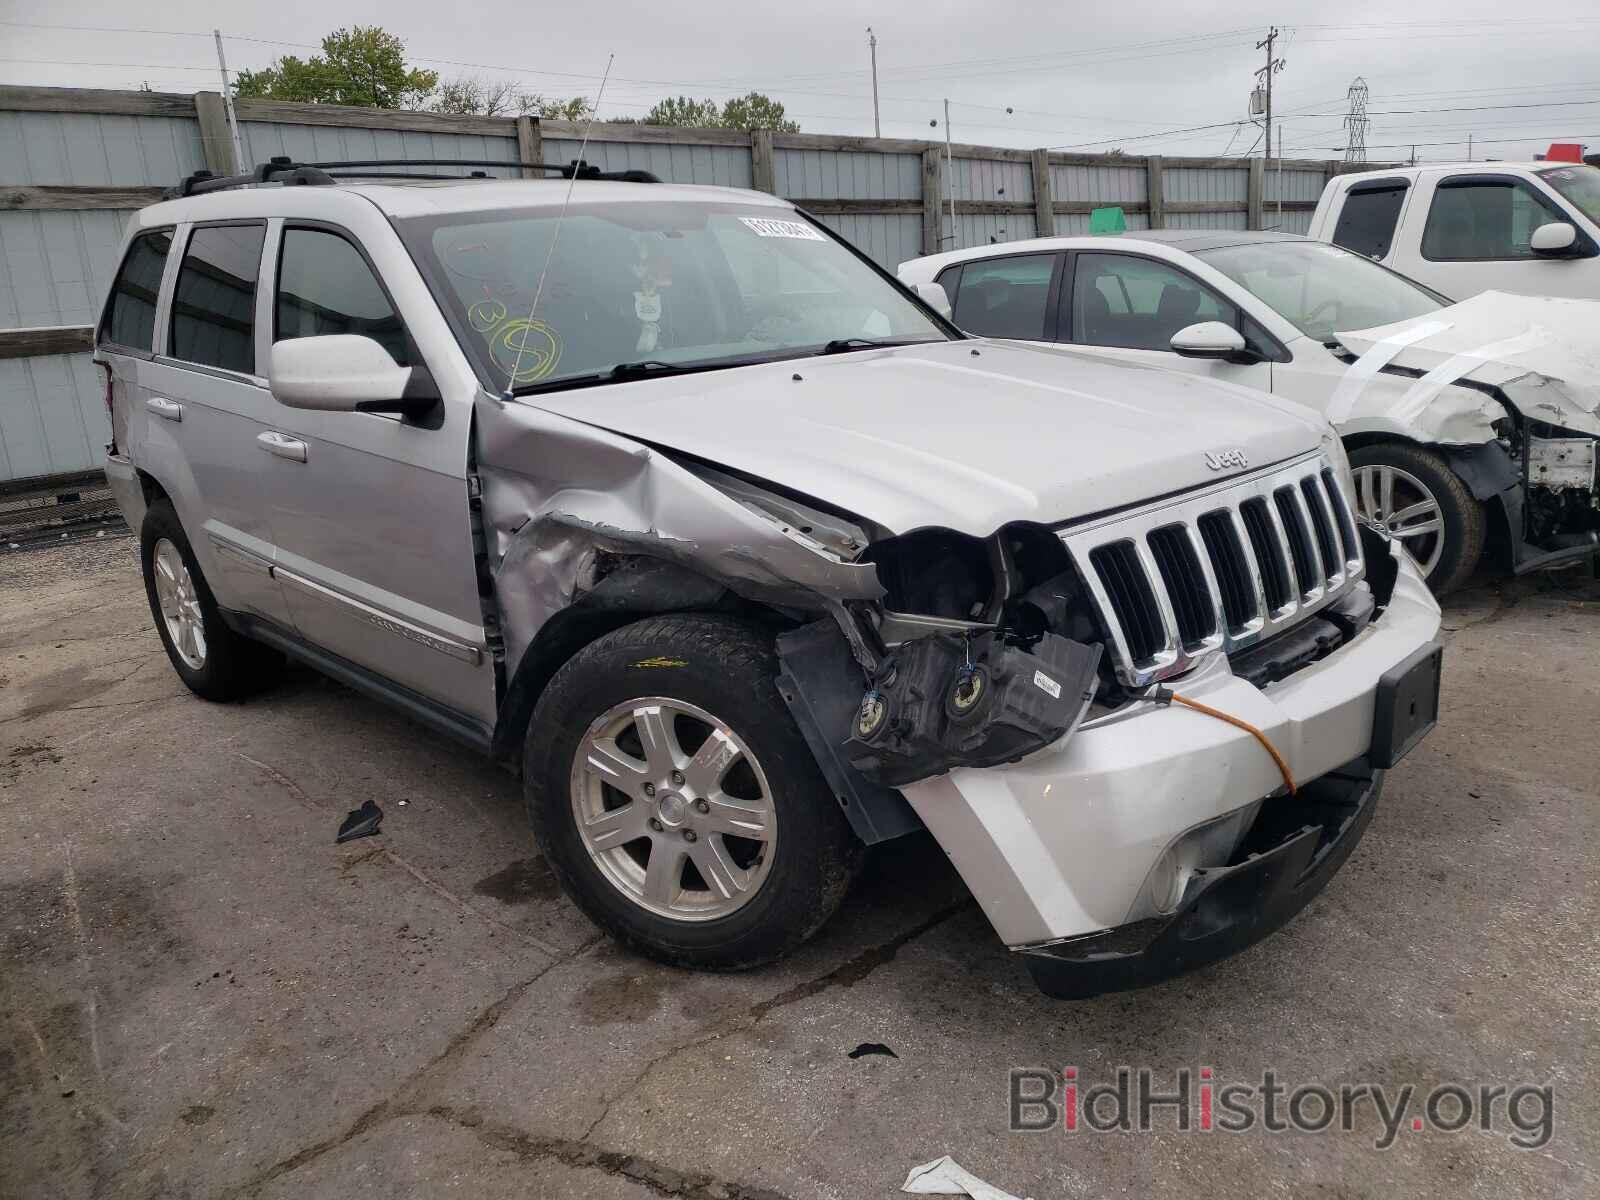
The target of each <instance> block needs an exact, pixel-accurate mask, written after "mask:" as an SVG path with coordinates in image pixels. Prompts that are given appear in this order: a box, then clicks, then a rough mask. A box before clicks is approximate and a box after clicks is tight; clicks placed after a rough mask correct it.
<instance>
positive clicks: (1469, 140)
mask: <svg viewBox="0 0 1600 1200" xmlns="http://www.w3.org/2000/svg"><path fill="white" fill-rule="evenodd" d="M1467 161H1468V162H1471V161H1472V135H1471V134H1470V133H1469V134H1467Z"/></svg>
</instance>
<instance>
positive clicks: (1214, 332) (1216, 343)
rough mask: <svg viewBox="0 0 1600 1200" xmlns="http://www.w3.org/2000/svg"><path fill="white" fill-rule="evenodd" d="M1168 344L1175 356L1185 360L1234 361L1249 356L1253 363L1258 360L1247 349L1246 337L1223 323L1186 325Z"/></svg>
mask: <svg viewBox="0 0 1600 1200" xmlns="http://www.w3.org/2000/svg"><path fill="white" fill-rule="evenodd" d="M1168 344H1169V345H1170V346H1171V347H1172V349H1173V352H1174V353H1175V354H1180V355H1182V356H1183V357H1184V358H1220V359H1229V360H1234V359H1236V358H1238V357H1239V356H1241V355H1249V361H1251V362H1255V361H1256V358H1257V356H1256V355H1254V354H1250V351H1249V350H1248V349H1247V348H1246V346H1245V341H1244V335H1243V334H1241V333H1240V332H1239V331H1238V330H1237V329H1235V328H1233V327H1232V326H1231V325H1224V324H1223V323H1222V322H1221V321H1200V322H1198V323H1197V324H1194V325H1185V326H1184V327H1183V328H1182V329H1180V330H1178V332H1177V333H1175V334H1173V335H1172V341H1171V342H1169V343H1168Z"/></svg>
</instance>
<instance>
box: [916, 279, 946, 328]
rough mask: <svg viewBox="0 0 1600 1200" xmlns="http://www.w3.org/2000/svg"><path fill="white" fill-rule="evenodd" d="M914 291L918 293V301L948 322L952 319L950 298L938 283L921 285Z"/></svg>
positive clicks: (917, 285)
mask: <svg viewBox="0 0 1600 1200" xmlns="http://www.w3.org/2000/svg"><path fill="white" fill-rule="evenodd" d="M912 290H913V291H915V292H916V293H917V297H918V299H920V300H921V301H922V302H923V303H924V304H926V305H927V306H928V307H929V308H931V309H933V311H934V312H936V313H938V314H939V315H940V316H941V317H943V318H944V319H945V320H946V321H948V320H950V319H951V317H952V315H953V313H952V310H951V308H950V296H949V294H948V293H947V292H946V291H945V290H944V288H942V287H940V286H939V285H938V284H937V283H919V284H916V285H915V287H914V288H913V289H912Z"/></svg>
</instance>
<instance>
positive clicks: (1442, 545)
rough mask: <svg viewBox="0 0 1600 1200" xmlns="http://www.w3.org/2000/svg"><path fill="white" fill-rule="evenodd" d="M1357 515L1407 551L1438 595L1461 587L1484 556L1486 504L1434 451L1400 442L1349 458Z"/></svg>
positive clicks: (1373, 447)
mask: <svg viewBox="0 0 1600 1200" xmlns="http://www.w3.org/2000/svg"><path fill="white" fill-rule="evenodd" d="M1350 468H1351V471H1352V473H1353V474H1354V476H1355V483H1356V511H1357V512H1358V513H1359V514H1360V515H1361V517H1362V518H1363V519H1365V520H1367V521H1370V522H1372V523H1373V524H1375V525H1377V526H1379V527H1380V528H1382V529H1385V530H1387V532H1388V534H1389V536H1390V537H1392V538H1395V539H1396V540H1397V541H1399V543H1400V544H1401V545H1402V546H1403V547H1405V550H1406V553H1407V554H1409V555H1410V556H1411V560H1412V562H1414V563H1415V564H1416V565H1417V569H1418V570H1419V571H1421V572H1422V574H1423V577H1424V578H1425V579H1426V580H1427V582H1428V586H1429V587H1430V588H1432V589H1433V592H1434V594H1435V595H1436V596H1443V595H1445V594H1446V593H1448V592H1452V591H1454V590H1455V589H1456V588H1458V587H1460V586H1461V585H1462V584H1463V583H1465V582H1466V581H1467V579H1468V578H1469V577H1470V576H1471V575H1472V572H1473V571H1474V570H1476V569H1477V566H1478V560H1479V559H1480V558H1482V557H1483V539H1484V529H1485V525H1486V521H1485V519H1484V511H1483V505H1482V504H1480V503H1479V502H1478V501H1477V499H1475V498H1474V497H1473V495H1472V493H1471V492H1469V491H1468V490H1467V485H1466V484H1464V483H1462V482H1461V477H1460V476H1459V475H1457V474H1456V473H1455V472H1454V471H1452V470H1451V469H1450V464H1449V463H1447V462H1446V461H1445V460H1444V458H1443V457H1442V456H1440V455H1438V454H1435V453H1434V452H1433V451H1431V450H1424V449H1422V448H1421V447H1418V446H1408V445H1403V444H1400V443H1397V442H1380V443H1378V444H1376V445H1371V446H1363V447H1361V448H1360V449H1359V450H1356V451H1353V452H1352V453H1351V455H1350Z"/></svg>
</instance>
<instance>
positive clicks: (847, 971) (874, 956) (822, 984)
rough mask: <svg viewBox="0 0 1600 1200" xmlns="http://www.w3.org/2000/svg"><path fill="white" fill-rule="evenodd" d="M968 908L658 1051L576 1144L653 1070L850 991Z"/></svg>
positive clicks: (967, 901) (950, 911)
mask: <svg viewBox="0 0 1600 1200" xmlns="http://www.w3.org/2000/svg"><path fill="white" fill-rule="evenodd" d="M972 904H973V901H972V899H971V898H970V897H967V898H964V899H961V900H958V901H956V902H955V903H953V904H947V905H945V906H944V907H943V908H941V909H938V910H936V911H935V912H933V913H932V914H931V915H929V916H928V917H925V918H924V919H923V920H921V921H919V922H917V924H915V925H913V926H912V927H911V928H910V929H907V930H905V931H904V932H903V933H899V934H896V935H895V936H894V937H892V938H890V939H889V940H888V941H887V942H884V943H882V944H881V945H877V946H869V947H868V948H867V949H865V950H862V951H861V952H860V953H858V954H855V955H853V956H851V957H850V958H847V959H846V960H845V961H844V962H842V963H840V964H839V965H838V966H837V967H835V968H833V970H831V971H828V972H825V973H824V974H822V975H818V976H817V977H816V978H814V979H807V980H803V981H801V982H800V983H797V984H795V985H794V986H793V987H791V988H787V989H786V990H784V991H782V992H779V993H778V994H777V995H776V996H770V997H768V998H767V999H765V1000H758V1001H757V1002H756V1003H754V1004H752V1005H751V1006H750V1007H749V1009H748V1010H746V1012H745V1014H744V1015H743V1016H742V1017H739V1018H738V1019H737V1020H734V1021H731V1022H728V1023H726V1024H723V1025H719V1026H718V1027H717V1028H715V1029H713V1030H711V1031H710V1032H708V1033H703V1034H701V1035H700V1036H698V1037H695V1038H691V1039H690V1040H688V1041H686V1042H681V1043H679V1044H678V1045H676V1046H673V1047H672V1048H671V1049H668V1050H664V1051H662V1052H661V1053H660V1054H658V1055H656V1056H655V1057H654V1058H652V1059H651V1060H650V1061H649V1062H647V1063H646V1064H645V1065H644V1069H643V1070H641V1071H640V1072H639V1073H638V1074H637V1075H635V1076H634V1077H633V1079H632V1081H631V1082H630V1083H629V1084H628V1085H627V1086H626V1087H624V1088H623V1089H622V1090H621V1091H620V1092H618V1093H617V1094H616V1095H615V1096H612V1097H611V1098H610V1099H609V1100H607V1101H605V1105H604V1107H603V1108H602V1109H601V1112H600V1115H599V1116H598V1117H596V1118H595V1119H594V1120H593V1121H591V1122H589V1127H588V1128H587V1129H585V1130H584V1131H583V1137H581V1138H580V1139H579V1141H581V1142H587V1141H588V1140H589V1137H590V1135H591V1134H593V1133H594V1131H595V1130H596V1129H598V1128H600V1126H601V1124H603V1123H604V1121H605V1119H606V1118H607V1117H609V1116H610V1115H611V1110H612V1109H613V1108H614V1107H616V1105H617V1104H619V1103H620V1102H621V1101H623V1100H626V1099H627V1098H628V1097H629V1096H631V1095H633V1094H634V1093H635V1092H636V1091H638V1090H639V1089H640V1088H641V1087H643V1086H644V1083H645V1081H646V1080H647V1079H649V1077H650V1076H651V1074H652V1073H653V1072H654V1071H655V1070H656V1068H657V1067H660V1066H662V1065H664V1064H665V1063H667V1062H670V1061H671V1060H672V1059H674V1058H676V1057H677V1056H678V1055H680V1054H682V1053H684V1052H685V1051H688V1050H694V1049H697V1048H699V1047H701V1046H704V1045H706V1044H708V1043H710V1042H714V1041H717V1040H718V1039H719V1038H722V1037H727V1036H731V1035H733V1034H736V1033H743V1032H744V1031H745V1030H747V1029H750V1028H753V1027H754V1026H755V1025H756V1024H757V1023H758V1022H759V1021H760V1020H761V1019H762V1018H763V1017H765V1016H766V1015H767V1014H768V1013H769V1012H771V1011H772V1010H773V1009H775V1008H783V1007H785V1006H787V1005H790V1004H797V1003H799V1002H800V1001H801V1000H808V999H810V998H811V997H812V996H815V995H817V994H818V993H819V992H824V991H826V990H827V989H829V988H831V987H843V988H849V987H854V986H855V985H856V984H858V983H860V982H861V981H862V980H863V979H865V978H866V977H867V976H868V975H870V974H872V973H873V972H874V971H876V970H877V969H878V968H879V967H881V966H883V965H884V964H885V963H887V962H889V961H890V960H892V959H893V958H894V956H895V955H897V954H899V953H900V951H901V950H902V949H904V948H905V946H906V945H907V944H908V943H909V942H912V941H915V940H916V939H917V938H919V937H921V936H922V935H923V934H925V933H927V932H928V931H929V930H930V929H933V928H934V927H935V926H938V925H942V924H943V923H944V922H945V921H948V920H949V919H950V918H951V917H953V916H955V915H956V914H957V913H959V912H961V911H962V910H963V909H966V908H969V907H970V906H971V905H972Z"/></svg>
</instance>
